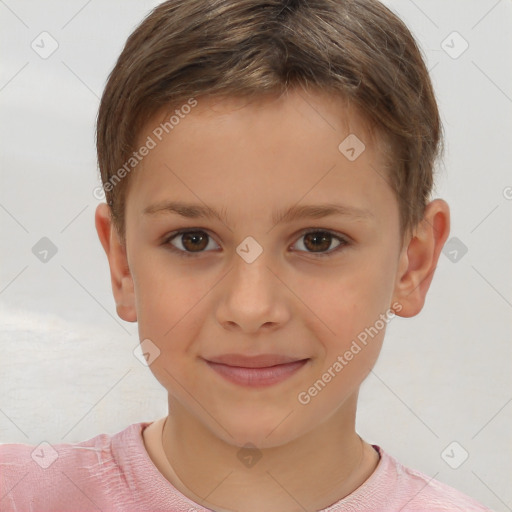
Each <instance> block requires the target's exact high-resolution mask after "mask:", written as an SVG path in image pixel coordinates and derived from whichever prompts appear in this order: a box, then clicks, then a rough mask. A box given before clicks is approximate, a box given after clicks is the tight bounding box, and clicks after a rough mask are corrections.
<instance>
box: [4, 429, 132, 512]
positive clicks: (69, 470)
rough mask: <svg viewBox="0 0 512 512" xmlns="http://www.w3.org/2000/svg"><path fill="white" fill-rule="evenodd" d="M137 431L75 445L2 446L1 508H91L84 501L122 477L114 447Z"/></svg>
mask: <svg viewBox="0 0 512 512" xmlns="http://www.w3.org/2000/svg"><path fill="white" fill-rule="evenodd" d="M137 428H139V429H140V424H133V425H130V426H129V427H127V428H126V429H124V430H123V431H121V432H118V433H117V434H113V435H111V434H99V435H97V436H95V437H92V438H90V439H88V440H85V441H81V442H78V443H58V444H57V443H54V444H50V443H48V442H46V441H43V442H41V443H39V444H37V445H30V444H23V443H12V444H0V488H1V489H2V496H1V497H0V498H1V499H2V502H1V506H0V508H1V509H2V510H20V509H23V510H25V508H24V507H27V508H28V507H35V508H36V509H38V510H42V509H45V510H46V509H51V508H53V507H63V508H62V509H64V508H65V507H66V506H67V505H69V504H71V503H73V504H74V506H79V505H81V506H88V507H90V506H91V505H92V504H91V502H90V501H88V498H87V496H86V495H87V494H89V495H91V494H94V495H96V494H97V493H98V492H97V488H98V489H99V488H100V487H103V484H105V482H106V481H109V480H112V479H116V478H117V479H119V477H120V473H119V471H118V470H117V468H118V461H117V460H116V450H115V449H113V441H114V442H115V440H116V438H119V437H126V436H129V435H132V434H133V433H134V432H135V431H136V430H137ZM103 488H104V487H103ZM82 502H83V503H82ZM31 509H32V508H31Z"/></svg>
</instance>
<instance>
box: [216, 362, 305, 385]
mask: <svg viewBox="0 0 512 512" xmlns="http://www.w3.org/2000/svg"><path fill="white" fill-rule="evenodd" d="M308 361H309V359H301V360H299V361H293V362H289V363H283V364H276V365H273V366H265V367H259V368H254V367H243V366H231V365H228V364H223V363H217V362H213V361H208V360H206V363H207V364H208V366H209V367H210V368H211V369H212V370H214V371H215V372H216V373H217V374H219V375H220V376H222V377H223V378H224V379H226V380H228V381H230V382H232V383H234V384H239V385H241V386H247V387H265V386H272V385H274V384H278V383H280V382H282V381H284V380H286V379H288V378H290V377H291V376H292V375H294V374H295V373H296V372H298V371H299V370H300V369H301V368H303V367H304V366H305V364H306V363H307V362H308Z"/></svg>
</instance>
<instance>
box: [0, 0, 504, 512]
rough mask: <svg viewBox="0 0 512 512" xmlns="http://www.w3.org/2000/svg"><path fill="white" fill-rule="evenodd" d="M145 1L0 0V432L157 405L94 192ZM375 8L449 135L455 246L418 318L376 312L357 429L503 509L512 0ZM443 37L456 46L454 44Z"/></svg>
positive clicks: (157, 412) (53, 438)
mask: <svg viewBox="0 0 512 512" xmlns="http://www.w3.org/2000/svg"><path fill="white" fill-rule="evenodd" d="M157 3H158V2H154V1H153V2H151V1H142V0H137V1H135V0H130V1H126V0H124V1H122V2H121V1H113V0H109V1H103V2H99V1H97V0H96V1H94V0H93V1H89V2H85V1H83V0H80V1H78V0H74V1H67V2H64V1H61V2H56V1H52V2H50V1H45V2H37V1H35V0H34V1H22V0H6V1H1V2H0V27H1V31H0V43H1V45H0V47H1V48H2V50H1V51H2V56H1V62H2V66H1V69H0V140H1V148H2V149H1V167H0V172H1V183H0V229H1V237H0V255H1V260H0V315H1V321H0V342H1V363H0V385H1V395H0V442H2V443H7V442H22V443H28V444H38V443H39V442H41V441H43V440H46V441H48V442H50V443H59V442H78V441H82V440H85V439H88V438H91V437H93V436H95V435H97V434H99V433H104V432H106V433H114V432H118V431H119V430H122V429H123V428H125V427H126V426H128V425H129V424H131V423H135V422H139V421H152V420H153V419H156V418H159V417H162V416H164V415H165V414H166V413H167V407H166V392H165V390H164V389H163V388H161V387H160V385H159V384H158V383H157V381H156V379H155V378H154V377H153V376H152V374H151V373H150V371H149V369H148V368H146V367H144V366H143V365H142V364H141V363H140V362H139V361H138V360H137V359H136V358H135V357H134V355H133V353H132V351H133V349H134V348H135V346H136V345H137V343H138V334H137V325H136V324H129V323H126V322H124V321H122V320H121V319H119V318H118V317H117V315H116V312H115V307H114V301H113V297H112V293H111V288H110V275H109V271H108V265H107V260H106V257H105V255H104V253H103V249H102V248H101V246H100V243H99V241H98V239H97V235H96V231H95V228H94V210H95V207H96V205H97V204H98V202H99V201H98V200H96V199H95V198H94V197H93V195H92V190H93V189H94V188H95V187H96V186H97V185H98V184H99V179H98V172H97V166H96V154H95V146H94V130H95V119H96V114H97V108H98V104H99V97H100V96H101V93H102V90H103V87H104V85H105V81H106V78H107V75H108V73H109V72H110V70H111V69H112V67H113V65H114V62H115V59H116V58H117V56H118V55H119V53H120V51H121V49H122V47H123V45H124V42H125V40H126V38H127V36H128V35H129V34H130V32H131V31H132V30H133V29H134V28H135V26H136V25H137V24H138V22H139V21H140V20H141V19H142V17H143V16H145V15H146V14H147V12H148V11H149V10H150V8H152V7H153V6H154V5H156V4H157ZM386 4H387V5H389V6H390V7H391V8H392V9H393V10H394V11H396V12H397V13H398V14H399V15H400V16H401V17H402V19H404V21H405V22H406V23H407V24H408V26H409V27H410V28H411V30H412V31H413V33H414V34H415V36H416V38H417V39H418V40H419V42H420V44H421V46H422V48H423V50H424V52H425V55H426V59H427V64H428V67H429V69H431V74H432V80H433V82H434V86H435V88H436V93H437V97H438V100H439V107H440V110H441V114H442V118H443V123H444V129H445V135H446V154H445V159H444V163H443V165H442V166H440V168H439V175H438V179H437V189H436V194H435V196H437V197H443V198H444V199H446V200H447V201H448V202H449V204H450V206H451V212H452V231H451V235H450V236H451V237H457V238H458V239H459V240H460V241H461V242H462V243H463V244H464V245H465V246H466V247H467V249H468V251H467V253H466V254H465V255H463V256H462V257H460V253H459V259H458V261H456V262H452V261H451V260H450V259H449V258H448V257H447V256H446V255H444V254H443V255H441V258H440V261H439V266H438V268H437V271H436V275H435V277H434V281H433V284H432V287H431V290H430V292H429V295H428V297H427V303H426V305H425V308H424V309H423V311H422V312H421V314H420V315H418V316H417V317H415V318H412V319H401V318H396V319H394V320H393V321H392V322H391V323H390V325H389V327H388V331H387V335H386V341H385V343H384V349H383V352H382V354H381V356H380V359H379V361H378V363H377V365H376V367H375V369H374V373H372V374H370V376H369V377H368V379H367V380H366V381H365V382H364V384H363V386H362V389H361V395H360V405H359V416H358V422H357V427H358V431H359V433H360V435H362V437H363V438H365V439H366V440H367V441H369V442H372V443H375V444H379V445H380V446H382V447H383V448H384V449H385V450H387V451H388V452H389V453H391V454H392V455H394V456H395V457H396V458H397V459H398V460H399V461H400V462H402V463H403V464H405V465H407V466H410V467H413V468H415V469H418V470H420V471H422V472H424V473H426V474H427V475H429V476H432V477H435V478H436V479H438V480H441V481H443V482H446V483H448V484H450V485H452V486H454V487H456V488H458V489H460V490H461V491H463V492H465V493H466V494H469V495H471V496H473V497H475V498H476V499H478V500H479V501H481V502H482V503H484V504H486V505H488V506H489V507H491V508H493V509H494V510H496V511H507V510H512V487H511V486H510V481H511V476H512V442H511V434H510V432H512V403H511V402H512V372H511V362H512V343H511V311H512V286H511V281H512V279H511V277H512V276H511V266H510V262H511V261H512V254H511V253H512V251H511V245H512V244H511V236H510V233H511V231H510V228H511V210H512V200H510V197H511V195H512V194H511V189H510V188H508V189H507V187H511V186H512V173H511V162H512V143H511V135H512V68H511V66H510V61H511V53H512V52H511V49H512V31H511V30H510V27H511V22H512V4H511V2H510V1H508V0H501V1H496V0H481V1H471V2H468V1H467V0H459V1H456V0H450V1H446V0H444V1H443V0H436V1H429V2H426V1H420V0H417V1H416V2H412V1H410V0H403V1H388V2H386ZM43 31H47V32H49V33H50V34H51V36H52V37H53V38H54V39H55V40H56V41H57V42H58V45H59V47H58V49H57V50H56V51H55V52H54V53H53V54H52V55H51V56H50V57H48V58H47V59H43V58H41V57H40V56H39V55H38V54H37V53H36V52H35V51H34V50H33V49H32V48H31V43H32V41H33V40H34V39H36V41H37V40H38V39H37V37H38V35H39V34H40V33H41V32H43ZM453 31H457V32H458V33H459V34H460V35H461V36H462V37H463V38H464V40H466V41H467V43H468V44H469V47H468V49H467V50H466V51H465V52H464V53H463V54H462V55H460V56H459V57H458V58H456V59H454V58H452V57H451V56H450V55H448V53H446V52H445V51H444V50H443V48H442V46H441V44H442V41H444V40H445V39H446V38H447V36H449V35H450V34H451V33H452V32H453ZM454 37H455V39H454ZM447 43H448V44H449V45H450V46H452V47H453V48H452V49H451V50H449V51H451V52H452V54H454V53H456V52H457V51H459V50H460V49H461V48H462V46H461V45H462V44H463V41H462V40H461V39H460V38H458V36H453V35H452V36H450V38H449V39H448V40H447ZM445 44H446V43H445ZM47 48H48V47H47ZM507 191H508V195H507ZM507 197H508V198H509V199H507ZM42 237H48V238H49V239H50V240H51V241H52V242H53V243H54V244H55V246H56V247H57V253H56V254H55V256H54V257H52V258H51V259H50V260H49V261H48V262H47V263H43V262H41V261H39V259H37V258H36V257H35V255H34V254H33V253H32V247H33V246H34V245H35V244H36V243H37V242H38V241H39V240H40V239H41V238H42ZM453 441H456V442H457V443H459V445H460V447H462V448H460V447H459V446H456V447H455V449H454V451H453V452H452V451H450V450H449V454H450V455H451V456H452V457H451V461H453V460H455V461H456V460H457V459H458V458H460V457H461V456H462V454H463V452H462V449H464V450H465V451H467V452H468V453H469V457H468V459H467V460H466V461H465V462H464V463H463V464H462V465H461V466H460V467H459V468H458V469H452V468H451V467H449V465H448V464H447V463H446V462H445V460H443V458H442V457H441V453H442V452H443V450H444V449H445V448H446V447H447V446H448V445H449V444H450V443H452V442H453ZM452 464H453V462H452Z"/></svg>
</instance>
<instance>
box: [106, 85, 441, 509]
mask: <svg viewBox="0 0 512 512" xmlns="http://www.w3.org/2000/svg"><path fill="white" fill-rule="evenodd" d="M197 99H198V105H197V106H196V107H195V108H194V109H192V112H191V113H190V114H188V115H187V116H185V118H184V119H181V120H180V122H179V125H177V126H175V127H174V129H173V130H172V131H171V132H170V133H169V134H168V135H166V136H165V137H164V138H163V139H162V141H161V142H159V143H158V144H157V146H156V147H155V148H154V149H152V150H151V151H150V152H149V154H148V155H147V156H146V157H144V159H143V160H142V162H141V163H140V164H139V165H138V166H137V168H136V170H134V171H133V173H132V175H131V176H130V183H129V188H128V193H127V203H126V246H124V245H123V244H122V243H121V240H120V238H119V235H118V233H117V232H116V230H115V229H114V228H113V225H112V224H111V221H110V215H109V209H108V206H107V205H106V204H100V205H99V206H98V207H97V210H96V228H97V231H98V235H99V238H100V241H101V243H102V245H103V248H104V249H105V252H106V254H107V257H108V260H109V265H110V271H111V280H112V289H113V294H114V297H115V301H116V306H117V313H118V315H119V316H120V317H121V318H122V319H124V320H126V321H128V322H135V321H137V322H138V327H139V334H140V339H141V340H144V339H150V340H151V341H152V343H154V344H155V345H156V346H157V347H158V349H159V350H160V355H159V356H158V357H157V358H156V359H155V360H154V361H153V362H152V363H151V365H150V369H151V371H152V372H153V374H154V375H155V377H156V378H157V379H158V381H159V382H160V383H161V384H162V385H163V386H164V387H165V388H166V389H167V391H168V406H169V411H170V414H169V415H168V416H167V417H165V418H162V419H160V420H158V421H156V422H154V423H152V424H151V425H150V426H149V427H148V428H146V430H145V431H144V434H143V436H144V442H145V446H146V448H147V451H148V454H149V456H150V457H151V459H152V460H153V462H154V464H155V466H156V467H157V468H158V470H159V471H160V472H161V473H162V474H163V475H164V476H165V477H166V478H167V479H168V480H169V481H170V482H171V483H172V484H173V485H174V486H175V487H176V488H178V489H179V490H180V491H181V492H182V493H183V494H185V495H186V496H188V497H189V498H190V499H192V500H194V501H196V502H197V503H200V504H201V505H203V506H205V507H209V508H211V509H213V510H219V511H220V510H243V511H245V512H252V511H254V512H256V511H261V510H280V511H282V512H288V511H290V512H291V511H297V510H319V509H322V508H326V507H328V506H329V505H331V504H332V503H334V502H336V501H338V500H340V499H341V498H343V497H345V496H347V495H348V494H350V493H351V492H353V491H354V490H355V489H356V488H357V487H359V486H360V485H361V484H362V483H363V482H364V481H365V480H367V479H368V477H369V476H370V475H371V474H372V473H373V472H374V471H375V468H376V467H377V465H378V462H379V457H378V454H377V452H376V451H375V450H374V449H373V448H372V447H371V446H370V445H369V444H368V443H366V442H363V441H362V440H361V438H360V437H359V436H358V435H357V433H356V431H355V416H356V406H357V396H358V391H359V387H360V385H361V383H362V382H363V380H364V379H365V377H366V376H367V375H368V373H369V372H370V371H371V368H372V367H373V366H374V364H375V362H376V361H377V358H378V355H379V352H380V349H381V346H382V341H383V337H384V332H385V328H383V329H381V330H380V331H379V332H378V334H377V335H376V336H374V337H373V338H372V339H371V340H370V341H369V342H368V344H367V345H366V346H365V347H364V348H363V349H362V350H361V351H360V352H359V353H358V354H357V355H355V356H354V357H353V359H352V360H351V361H349V362H348V364H347V365H346V366H344V367H343V370H342V371H340V372H339V373H337V374H336V376H335V377H334V378H332V379H331V381H330V382H329V383H328V384H327V385H326V386H325V387H324V388H323V389H322V390H321V392H319V393H318V394H317V395H316V396H314V397H313V398H311V400H310V401H309V403H307V404H302V403H300V402H299V400H298V398H297V397H298V394H299V393H300V392H301V391H307V390H308V389H309V388H310V387H311V386H312V385H313V384H314V383H315V382H316V381H317V380H318V379H319V378H321V377H322V375H323V374H324V373H325V372H326V371H327V370H328V368H329V367H332V365H333V363H334V362H335V361H336V360H337V357H338V356H339V355H343V354H344V353H345V352H346V350H348V349H349V347H350V345H351V343H352V341H353V340H354V339H356V337H357V335H358V334H359V333H361V332H362V331H364V329H365V328H367V327H369V326H373V325H375V323H376V320H378V319H379V315H381V314H383V313H385V312H386V311H389V309H390V308H392V307H393V308H394V310H395V313H396V314H397V315H399V316H403V317H411V316H414V315H416V314H418V313H419V312H420V311H421V309H422V307H423V304H424V300H425V296H426V293H427V290H428V288H429V286H430V283H431V280H432V277H433V273H434V270H435V267H436V264H437V261H438V258H439V254H440V251H441V249H442V247H443V244H444V242H445V241H446V239H447V237H448V234H449V208H448V205H447V204H446V202H445V201H443V200H441V199H436V200H434V201H432V202H430V203H429V204H428V205H427V208H426V210H425V215H424V219H423V221H421V222H420V223H419V224H418V225H417V226H416V227H415V228H414V230H413V232H412V233H410V234H409V235H407V236H405V238H404V239H402V236H401V233H400V228H399V209H398V202H397V198H396V196H395V194H394V192H393V190H392V189H391V188H390V187H389V185H388V184H387V183H386V181H385V180H384V179H383V178H382V176H385V175H386V158H385V156H386V153H385V151H384V149H385V145H384V144H383V142H382V141H380V140H379V139H378V138H372V137H370V135H369V134H368V132H367V131H366V129H365V124H364V122H363V119H362V118H361V117H360V116H359V115H358V113H357V112H355V111H354V110H353V109H351V108H349V107H348V106H347V105H345V104H344V103H343V102H341V101H340V100H339V99H335V98H333V97H331V96H329V95H327V94H324V93H320V92H319V93H315V94H313V93H306V92H305V91H303V90H300V91H298V90H294V91H291V92H290V93H289V94H288V95H286V96H282V97H280V98H265V99H260V100H258V101H256V100H255V101H253V102H251V103H248V102H247V100H240V99H234V98H225V99H222V100H219V99H216V100H213V99H211V98H210V99H208V100H206V99H202V98H197ZM164 117H165V113H164V112H159V113H158V115H156V116H154V117H153V119H151V120H150V122H149V123H148V124H147V126H146V127H145V129H144V130H142V131H141V133H140V137H139V142H140V144H141V145H142V144H143V143H144V141H145V140H146V138H147V136H148V135H151V133H152V130H153V129H154V128H155V127H157V126H158V125H159V124H160V122H162V120H163V119H164ZM349 133H354V134H356V135H357V136H358V138H359V139H360V140H362V141H363V142H364V143H365V145H366V149H365V150H364V151H363V152H362V153H361V155H360V156H359V157H358V158H357V159H356V160H355V161H353V162H351V161H349V160H348V159H347V158H346V157H345V156H344V155H343V154H342V153H341V152H340V151H339V150H338V145H339V144H340V143H341V142H342V141H343V140H344V139H345V137H347V135H348V134H349ZM164 200H180V201H184V202H190V203H194V204H198V205H204V204H207V205H209V206H211V207H212V208H214V209H216V210H217V211H220V210H224V212H225V213H226V215H227V219H226V222H222V221H220V220H217V219H207V218H197V219H191V218H183V217H181V216H179V215H177V214H172V213H162V214H158V215H145V214H143V211H144V209H145V208H146V207H148V206H149V205H153V204H155V203H158V202H160V201H164ZM327 202H330V203H337V204H343V205H348V206H350V207H356V208H360V209H366V210H368V212H369V215H368V216H367V217H364V218H362V217H351V216H347V215H345V216H329V217H325V218H305V219H300V220H294V221H292V222H286V223H282V224H275V223H274V222H273V221H272V211H273V209H274V208H276V209H277V208H287V207H290V206H293V205H295V204H297V203H300V205H304V204H323V203H327ZM182 228H190V229H195V230H199V229H200V230H201V231H202V232H203V236H205V235H204V233H206V234H207V235H209V236H206V241H205V243H204V244H203V245H201V244H199V245H200V248H199V253H198V252H196V254H198V255H197V256H196V257H180V256H179V255H178V254H177V253H174V252H172V251H171V250H170V249H169V245H171V246H173V247H175V248H176V250H179V249H181V250H182V251H186V250H187V249H188V251H189V253H190V251H194V248H195V247H196V246H197V245H194V243H190V242H189V243H188V244H187V242H186V241H185V240H184V237H183V236H181V237H180V236H178V237H176V238H174V239H173V240H172V244H171V241H167V242H166V237H167V238H169V236H170V235H171V234H172V233H173V232H174V231H176V230H178V229H182ZM306 228H317V231H318V230H319V229H321V230H323V231H326V230H327V231H330V232H333V236H332V237H330V238H328V240H327V242H326V243H325V245H321V247H320V248H316V246H315V245H314V241H313V242H311V241H310V242H309V243H308V242H307V240H306V238H307V237H305V236H304V235H303V233H301V232H302V231H303V230H304V229H306ZM338 233H339V234H340V235H344V236H345V237H348V244H346V245H340V242H339V241H338V239H337V238H335V235H336V234H338ZM248 236H251V237H253V238H254V239H255V240H256V241H257V242H258V244H259V245H260V246H261V247H262V249H263V252H262V253H261V254H260V255H259V256H258V257H257V258H256V260H255V261H253V262H252V263H248V262H247V261H245V260H244V259H243V258H242V257H240V256H239V254H238V253H237V252H236V248H237V247H238V246H239V245H240V244H241V242H242V241H244V239H245V238H246V237H248ZM196 244H197V242H196ZM339 247H341V249H340V250H336V248H339ZM196 251H197V250H196ZM200 251H202V252H200ZM315 251H317V252H315ZM319 252H320V253H324V254H327V253H329V254H328V255H325V256H323V257H322V256H318V253H319ZM392 321H395V320H392ZM226 353H239V354H246V355H255V354H262V353H276V354H284V355H289V356H292V357H296V358H300V359H302V358H309V359H310V360H309V361H308V364H307V365H306V366H305V367H304V368H302V369H301V370H300V371H299V372H297V373H295V374H294V375H293V376H292V377H290V378H289V379H287V380H285V381H284V382H281V383H279V384H276V385H273V386H270V387H267V388H246V387H242V386H239V385H237V384H232V383H230V382H227V381H226V380H224V379H223V378H222V377H221V376H219V375H218V374H217V373H216V372H214V371H213V370H211V369H210V368H209V367H208V366H207V365H206V363H205V362H204V361H203V360H202V359H200V357H203V358H208V357H213V356H216V355H220V354H226ZM164 423H165V425H164ZM247 443H251V444H252V445H254V446H255V447H257V450H258V453H259V455H261V458H260V459H259V460H258V462H257V463H256V464H255V465H253V466H252V467H246V466H245V465H244V464H242V463H241V461H240V459H239V458H238V456H237V454H238V452H239V450H240V448H241V447H243V446H245V445H246V444H247ZM203 498H206V499H203Z"/></svg>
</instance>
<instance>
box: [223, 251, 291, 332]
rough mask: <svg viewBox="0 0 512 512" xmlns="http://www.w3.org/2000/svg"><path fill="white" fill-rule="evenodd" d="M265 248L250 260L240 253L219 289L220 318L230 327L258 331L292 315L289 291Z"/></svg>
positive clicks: (281, 321)
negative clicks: (253, 259)
mask: <svg viewBox="0 0 512 512" xmlns="http://www.w3.org/2000/svg"><path fill="white" fill-rule="evenodd" d="M271 266H274V267H275V266H276V264H275V262H274V263H273V262H271V261H269V258H267V256H266V254H265V251H263V252H262V253H261V254H260V256H258V258H257V259H256V260H255V261H252V262H251V263H248V262H247V261H245V260H244V259H243V258H242V257H240V256H239V255H238V254H236V255H235V257H234V262H233V266H232V267H231V270H230V271H229V273H228V275H227V276H226V278H225V279H223V282H222V283H221V287H220V290H219V293H220V297H219V300H218V301H217V304H218V306H217V310H216V315H217V321H218V322H219V323H220V324H221V325H222V326H223V327H224V328H225V329H229V330H237V329H238V330H240V331H243V332H245V333H255V332H257V331H258V330H260V329H262V328H264V329H266V330H268V329H276V328H278V327H279V326H283V325H284V324H285V323H286V322H287V321H288V319H289V318H290V311H289V305H288V302H287V301H288V300H289V297H290V292H288V294H287V293H286V286H284V285H283V283H282V281H281V280H280V279H279V278H278V277H277V276H276V274H277V271H276V269H273V268H271Z"/></svg>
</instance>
